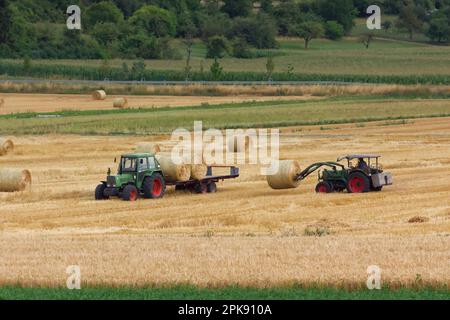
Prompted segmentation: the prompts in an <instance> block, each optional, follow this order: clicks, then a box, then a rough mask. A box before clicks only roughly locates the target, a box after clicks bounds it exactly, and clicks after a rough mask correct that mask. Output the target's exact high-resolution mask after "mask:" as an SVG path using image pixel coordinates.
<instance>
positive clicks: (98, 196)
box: [95, 183, 109, 200]
mask: <svg viewBox="0 0 450 320" xmlns="http://www.w3.org/2000/svg"><path fill="white" fill-rule="evenodd" d="M105 189H106V186H105V185H104V184H103V183H102V184H99V185H98V186H97V187H96V188H95V200H106V199H109V197H106V196H105Z"/></svg>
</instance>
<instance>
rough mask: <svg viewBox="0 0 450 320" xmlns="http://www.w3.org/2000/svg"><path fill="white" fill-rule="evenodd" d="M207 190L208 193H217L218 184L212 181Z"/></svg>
mask: <svg viewBox="0 0 450 320" xmlns="http://www.w3.org/2000/svg"><path fill="white" fill-rule="evenodd" d="M206 191H207V192H208V193H215V192H217V185H216V183H215V182H211V183H209V184H208V186H207V187H206Z"/></svg>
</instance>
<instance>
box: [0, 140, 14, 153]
mask: <svg viewBox="0 0 450 320" xmlns="http://www.w3.org/2000/svg"><path fill="white" fill-rule="evenodd" d="M13 150H14V143H13V142H12V140H10V139H6V138H0V156H3V155H5V154H7V153H8V152H11V151H13Z"/></svg>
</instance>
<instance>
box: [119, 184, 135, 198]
mask: <svg viewBox="0 0 450 320" xmlns="http://www.w3.org/2000/svg"><path fill="white" fill-rule="evenodd" d="M137 198H138V189H137V188H136V187H135V186H133V185H131V184H129V185H127V186H126V187H125V189H123V193H122V199H123V200H125V201H136V200H137Z"/></svg>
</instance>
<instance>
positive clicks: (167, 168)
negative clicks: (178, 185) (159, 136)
mask: <svg viewBox="0 0 450 320" xmlns="http://www.w3.org/2000/svg"><path fill="white" fill-rule="evenodd" d="M156 159H157V160H158V162H159V164H160V165H161V170H162V172H163V174H164V176H165V177H166V179H167V180H168V181H170V182H176V181H187V180H189V178H190V177H191V166H190V165H186V164H175V163H174V162H173V161H172V158H171V156H170V154H157V155H156Z"/></svg>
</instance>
